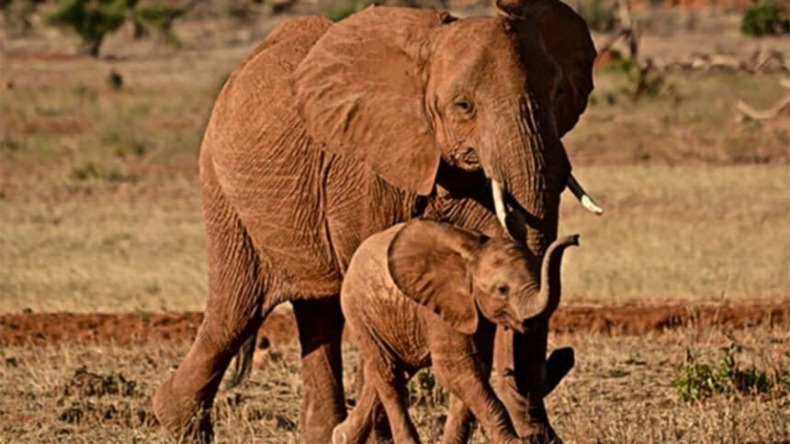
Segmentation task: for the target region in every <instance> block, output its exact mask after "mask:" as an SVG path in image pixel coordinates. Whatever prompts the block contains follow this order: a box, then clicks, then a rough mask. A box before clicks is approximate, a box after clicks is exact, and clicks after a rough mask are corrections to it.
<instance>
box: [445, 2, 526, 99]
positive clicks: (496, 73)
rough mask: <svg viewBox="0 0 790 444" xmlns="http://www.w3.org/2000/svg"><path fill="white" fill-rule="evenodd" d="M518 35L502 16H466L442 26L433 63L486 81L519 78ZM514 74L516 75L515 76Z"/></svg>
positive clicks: (446, 70) (499, 81)
mask: <svg viewBox="0 0 790 444" xmlns="http://www.w3.org/2000/svg"><path fill="white" fill-rule="evenodd" d="M515 47H516V35H515V34H513V33H512V32H510V31H509V30H508V29H507V27H506V26H505V22H504V21H503V20H502V19H500V18H493V17H480V18H471V19H464V20H460V21H458V22H454V23H452V24H450V25H448V26H446V27H444V28H442V29H441V30H440V31H439V32H438V35H437V37H436V41H435V43H434V48H433V55H432V59H431V65H432V67H433V68H434V69H435V70H436V71H439V72H440V73H446V75H448V76H449V75H450V74H451V73H454V74H455V76H454V77H456V78H466V79H474V78H476V77H479V78H480V80H481V81H482V80H485V82H482V83H484V84H493V83H502V82H509V81H512V80H518V77H519V76H518V75H517V74H518V73H519V69H518V67H519V57H518V54H517V53H516V51H515ZM514 77H515V79H514Z"/></svg>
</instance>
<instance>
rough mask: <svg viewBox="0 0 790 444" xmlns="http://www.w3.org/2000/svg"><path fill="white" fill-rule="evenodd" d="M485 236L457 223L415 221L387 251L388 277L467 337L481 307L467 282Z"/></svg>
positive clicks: (475, 325)
mask: <svg viewBox="0 0 790 444" xmlns="http://www.w3.org/2000/svg"><path fill="white" fill-rule="evenodd" d="M484 241H485V237H483V236H482V235H480V234H476V233H473V232H471V231H467V230H463V229H460V228H457V227H455V226H453V225H450V224H446V223H441V222H434V221H429V220H424V219H415V220H412V221H410V222H408V223H407V224H406V226H404V227H403V229H402V230H401V231H400V232H398V234H397V235H395V238H394V239H393V240H392V243H391V244H390V246H389V250H388V251H387V261H388V266H389V271H390V275H391V276H392V279H393V281H394V282H395V285H397V286H398V289H400V290H401V291H402V292H403V293H404V294H405V295H406V296H408V297H410V298H412V299H414V300H415V301H416V302H418V303H420V304H422V305H425V306H426V307H428V308H429V309H431V310H432V311H433V312H434V313H437V314H439V316H441V317H442V318H443V319H444V320H445V321H447V322H448V323H449V324H450V325H452V326H453V328H455V329H456V330H458V331H460V332H461V333H464V334H472V333H474V332H475V331H477V307H476V306H475V301H474V298H473V296H472V293H471V289H470V287H469V284H468V282H467V267H468V264H469V259H470V258H471V255H472V254H473V251H474V250H475V249H476V248H478V247H479V246H480V245H481V244H482V243H483V242H484Z"/></svg>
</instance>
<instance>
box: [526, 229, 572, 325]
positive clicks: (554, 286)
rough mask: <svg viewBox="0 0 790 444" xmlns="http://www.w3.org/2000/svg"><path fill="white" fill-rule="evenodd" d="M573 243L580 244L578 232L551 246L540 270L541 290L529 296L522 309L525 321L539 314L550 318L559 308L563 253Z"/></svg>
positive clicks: (556, 241) (558, 240)
mask: <svg viewBox="0 0 790 444" xmlns="http://www.w3.org/2000/svg"><path fill="white" fill-rule="evenodd" d="M572 245H579V235H578V234H574V235H573V236H566V237H563V238H560V239H557V240H555V241H554V242H553V243H552V244H551V245H550V246H549V249H548V250H547V251H546V255H545V256H544V257H543V265H542V266H541V270H540V290H539V291H538V292H537V295H536V297H531V298H528V299H527V302H526V303H525V304H524V306H523V307H522V309H521V310H520V311H521V313H520V317H521V319H522V320H523V321H524V322H526V321H528V320H531V319H534V318H536V317H538V316H540V317H542V318H548V317H549V316H551V314H552V313H554V310H556V309H557V306H558V305H559V304H560V265H561V263H562V255H563V253H564V252H565V249H566V248H568V247H570V246H572Z"/></svg>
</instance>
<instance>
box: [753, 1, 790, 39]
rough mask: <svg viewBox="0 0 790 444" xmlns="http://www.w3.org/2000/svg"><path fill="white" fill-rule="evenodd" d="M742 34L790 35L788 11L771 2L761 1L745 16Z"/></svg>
mask: <svg viewBox="0 0 790 444" xmlns="http://www.w3.org/2000/svg"><path fill="white" fill-rule="evenodd" d="M741 32H743V33H744V34H747V35H752V36H761V35H766V34H787V33H790V16H789V15H788V13H787V10H786V9H785V8H784V7H782V6H781V5H778V4H776V3H774V2H773V1H771V0H761V1H760V2H758V3H756V4H754V5H752V6H751V7H749V9H747V10H746V12H745V13H744V15H743V20H742V21H741Z"/></svg>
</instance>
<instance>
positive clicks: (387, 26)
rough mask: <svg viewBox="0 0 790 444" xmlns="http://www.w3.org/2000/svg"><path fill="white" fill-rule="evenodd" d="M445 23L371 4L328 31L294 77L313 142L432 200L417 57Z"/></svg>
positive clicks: (431, 160)
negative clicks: (429, 37) (429, 196)
mask: <svg viewBox="0 0 790 444" xmlns="http://www.w3.org/2000/svg"><path fill="white" fill-rule="evenodd" d="M446 18H447V14H442V13H438V12H434V11H421V10H416V9H401V8H387V7H373V6H371V7H369V8H367V9H365V10H364V11H362V12H359V13H357V14H354V15H352V16H351V17H349V18H347V19H345V20H343V21H341V22H339V23H337V24H335V25H333V26H332V28H330V30H329V31H328V32H327V33H326V34H325V35H324V36H323V37H322V38H321V40H319V41H318V43H316V45H315V46H314V47H313V48H312V49H311V50H310V52H309V53H308V55H307V56H306V57H305V59H304V60H303V61H302V63H301V64H300V65H299V67H298V68H297V69H296V72H295V73H294V76H293V78H292V85H293V88H294V94H295V97H296V105H297V110H298V112H299V114H300V116H301V117H302V119H303V120H304V123H305V125H306V127H307V131H308V132H309V133H310V135H311V136H312V137H313V139H314V140H315V141H317V142H318V143H321V144H323V145H324V146H325V148H326V149H327V150H328V151H330V152H332V153H336V154H341V155H346V156H351V157H354V158H356V159H357V160H360V161H362V162H364V163H366V164H367V165H368V166H369V167H370V168H371V169H372V170H373V171H374V172H376V173H377V174H378V175H379V176H381V177H382V178H384V180H386V181H387V182H389V183H390V184H392V185H395V186H396V187H398V188H401V189H404V190H407V191H410V192H413V193H418V194H422V195H427V194H430V192H431V190H432V189H433V184H434V179H435V176H436V170H437V168H438V166H439V157H440V154H439V150H438V147H437V146H436V144H435V142H434V137H433V134H432V129H431V126H430V123H429V121H428V119H427V118H426V115H425V111H424V105H423V103H424V101H423V97H424V89H425V80H426V79H425V76H426V73H424V72H423V66H424V62H422V61H421V60H422V59H423V58H424V57H425V56H424V55H421V52H422V51H424V48H426V47H427V42H428V36H429V34H430V32H431V29H432V28H434V27H437V26H440V25H441V24H442V22H443V21H445V20H446Z"/></svg>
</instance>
